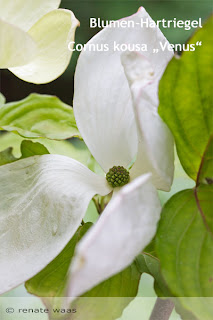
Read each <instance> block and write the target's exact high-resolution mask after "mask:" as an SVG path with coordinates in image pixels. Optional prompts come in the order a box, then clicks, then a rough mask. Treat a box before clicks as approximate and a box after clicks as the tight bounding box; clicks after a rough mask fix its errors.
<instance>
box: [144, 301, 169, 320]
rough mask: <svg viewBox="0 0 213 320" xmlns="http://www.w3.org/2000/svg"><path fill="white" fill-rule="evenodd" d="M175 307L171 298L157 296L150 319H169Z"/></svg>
mask: <svg viewBox="0 0 213 320" xmlns="http://www.w3.org/2000/svg"><path fill="white" fill-rule="evenodd" d="M173 309H174V303H173V302H172V301H170V300H169V299H166V300H162V299H159V298H157V300H156V302H155V306H154V309H153V310H152V314H151V316H150V318H149V320H168V319H169V318H170V315H171V313H172V311H173Z"/></svg>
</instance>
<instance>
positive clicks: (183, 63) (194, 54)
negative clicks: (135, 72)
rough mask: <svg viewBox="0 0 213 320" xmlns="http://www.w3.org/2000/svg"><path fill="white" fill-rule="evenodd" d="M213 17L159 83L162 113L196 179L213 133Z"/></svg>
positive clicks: (170, 64) (180, 152)
mask: <svg viewBox="0 0 213 320" xmlns="http://www.w3.org/2000/svg"><path fill="white" fill-rule="evenodd" d="M212 33H213V23H212V17H211V18H210V19H209V20H208V22H207V23H206V24H205V25H204V26H203V28H202V29H199V30H198V31H197V32H196V33H195V34H194V36H193V37H192V38H191V39H190V41H189V44H194V43H197V42H198V41H201V42H202V46H196V50H195V51H185V52H183V54H182V55H181V57H174V58H173V59H172V60H171V62H170V63H169V65H168V67H167V69H166V71H165V73H164V75H163V77H162V79H161V82H160V87H159V98H160V105H159V113H160V115H161V117H162V118H163V120H164V121H165V122H166V123H167V125H168V127H169V128H170V130H171V131H172V133H173V135H174V138H175V142H176V146H177V152H178V156H179V158H180V161H181V163H182V165H183V168H184V169H185V171H186V172H187V174H188V175H189V176H190V177H191V178H192V179H194V180H196V178H197V173H198V170H199V167H200V163H201V161H202V158H203V155H204V153H205V150H206V149H207V146H208V144H209V140H210V137H211V136H212V134H213V117H212V101H213V100H212V92H213V86H212V84H213V82H212V79H213V55H212V53H211V48H212V45H213V44H212V41H213V37H212Z"/></svg>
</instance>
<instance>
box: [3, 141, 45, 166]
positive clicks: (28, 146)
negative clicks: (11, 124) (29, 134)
mask: <svg viewBox="0 0 213 320" xmlns="http://www.w3.org/2000/svg"><path fill="white" fill-rule="evenodd" d="M20 148H21V157H19V158H16V157H14V155H13V148H12V147H9V148H7V149H5V150H4V151H2V152H0V166H2V165H4V164H8V163H11V162H14V161H17V160H20V159H24V158H28V157H32V156H35V155H42V154H49V151H48V150H47V148H45V147H44V146H43V145H42V144H40V143H38V142H35V143H34V142H32V141H29V140H24V141H22V143H21V146H20Z"/></svg>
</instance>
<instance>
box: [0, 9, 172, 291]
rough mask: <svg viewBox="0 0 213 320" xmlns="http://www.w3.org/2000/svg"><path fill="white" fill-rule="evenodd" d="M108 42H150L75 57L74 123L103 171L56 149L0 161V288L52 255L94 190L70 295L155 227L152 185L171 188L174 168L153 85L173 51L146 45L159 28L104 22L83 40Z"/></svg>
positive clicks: (103, 274) (128, 257)
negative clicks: (101, 202)
mask: <svg viewBox="0 0 213 320" xmlns="http://www.w3.org/2000/svg"><path fill="white" fill-rule="evenodd" d="M147 17H148V18H149V19H151V18H150V17H149V15H148V14H147V12H146V11H145V9H143V8H140V10H139V11H138V12H137V13H136V14H135V15H133V16H131V17H128V18H125V19H127V20H128V19H132V20H134V21H135V22H138V21H139V20H140V19H141V18H147ZM113 40H116V41H120V42H130V43H136V42H138V41H141V42H142V41H144V42H146V43H148V44H149V46H150V48H149V51H147V52H145V53H144V55H141V54H140V53H136V52H126V53H121V52H116V53H115V52H114V51H108V52H90V51H87V50H85V51H83V52H82V53H81V55H80V58H79V61H78V65H77V68H76V74H75V96H74V112H75V117H76V122H77V125H78V127H79V130H80V132H81V134H82V137H83V139H84V141H85V142H86V144H87V146H88V148H89V149H90V151H91V153H92V154H93V156H94V158H95V159H96V160H97V162H98V163H99V164H100V165H101V167H102V169H103V171H104V172H105V174H106V176H104V175H103V176H102V175H97V174H95V173H93V172H91V171H90V170H89V169H88V168H86V167H85V166H84V165H83V164H81V163H79V162H77V161H75V160H73V159H71V158H68V157H64V156H59V155H43V156H34V157H30V158H27V159H23V160H19V161H17V162H14V163H12V164H8V165H5V166H2V167H0V175H1V184H0V197H1V202H0V221H1V223H0V234H1V247H0V293H2V292H4V291H7V290H10V289H11V288H12V287H14V286H17V285H18V284H20V283H22V282H24V281H26V280H27V279H29V278H30V277H32V276H33V275H35V274H36V273H37V272H39V271H40V270H41V269H42V268H44V267H45V266H46V265H47V264H48V263H49V262H50V261H51V260H52V259H53V258H54V257H55V256H56V255H57V254H59V253H60V251H61V250H62V249H63V248H64V246H65V245H66V244H67V242H68V241H69V240H70V238H71V237H72V236H73V234H74V233H75V231H76V230H77V228H78V226H79V225H80V222H81V220H82V218H83V217H84V215H85V212H86V209H87V207H88V204H89V202H90V200H91V199H92V197H93V196H94V195H95V194H100V195H102V196H104V195H107V194H109V193H111V192H112V191H113V197H112V200H110V202H109V204H108V205H107V207H106V209H105V210H104V211H103V212H102V214H101V217H100V218H99V220H98V221H97V223H96V224H95V225H94V226H93V227H92V228H91V229H90V230H89V232H88V233H87V234H86V235H85V236H84V237H83V239H82V240H81V241H80V243H79V245H78V247H77V251H76V256H75V258H74V262H73V265H72V267H71V269H70V283H69V287H68V292H67V293H68V295H70V296H77V295H81V294H82V293H83V292H85V291H87V290H89V289H90V288H92V287H93V286H95V285H96V284H98V283H99V282H101V281H103V280H105V279H106V278H108V277H110V276H111V275H113V274H115V273H117V272H119V271H120V270H122V269H124V268H125V267H126V266H127V265H129V264H130V263H131V262H132V261H133V259H134V258H135V256H136V255H137V254H139V253H140V252H141V250H142V249H143V248H144V247H145V246H146V245H147V244H148V243H149V242H150V240H151V239H152V237H153V236H154V234H155V232H156V227H157V222H158V220H159V217H160V211H161V205H160V202H159V199H158V195H157V191H156V188H158V189H163V190H169V189H170V186H171V183H172V179H173V169H174V168H173V139H172V136H171V133H170V131H169V129H168V128H167V127H166V125H165V124H164V123H163V122H162V120H161V119H160V117H159V116H158V113H157V107H158V93H157V91H158V83H159V79H160V77H161V75H162V74H163V72H164V69H165V67H166V65H167V63H168V61H169V60H170V59H171V57H172V53H171V52H169V51H165V52H163V51H160V52H159V54H158V55H156V54H154V53H153V50H152V49H153V48H156V47H157V48H160V44H159V41H167V40H166V39H165V37H164V36H163V34H162V33H161V31H160V30H159V29H158V28H154V29H141V28H134V29H131V28H128V29H126V30H125V29H120V28H106V29H104V30H102V31H100V32H99V33H98V34H97V35H96V36H95V37H94V38H92V39H91V41H90V42H89V43H88V44H91V43H94V44H96V43H110V42H111V41H113ZM136 155H137V159H136V161H135V162H134V159H135V156H136ZM133 162H134V163H133ZM132 163H133V165H132ZM112 168H113V169H112ZM110 169H111V170H110ZM113 170H114V171H113ZM113 172H114V173H115V174H113ZM127 172H129V173H127ZM116 175H117V176H116ZM113 176H114V177H113ZM123 182H125V183H126V185H124V186H123Z"/></svg>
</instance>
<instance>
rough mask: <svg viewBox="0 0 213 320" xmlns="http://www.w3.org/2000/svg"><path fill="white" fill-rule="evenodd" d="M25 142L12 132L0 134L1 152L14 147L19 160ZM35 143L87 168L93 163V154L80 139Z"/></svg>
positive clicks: (43, 139) (35, 140)
mask: <svg viewBox="0 0 213 320" xmlns="http://www.w3.org/2000/svg"><path fill="white" fill-rule="evenodd" d="M23 140H25V139H24V138H23V137H21V136H19V135H18V134H14V133H12V132H10V133H9V132H8V133H3V134H0V151H3V150H4V149H7V148H8V147H12V148H13V155H14V156H15V157H17V158H20V157H21V150H20V146H21V143H22V141H23ZM33 141H34V142H39V143H40V144H43V145H44V146H45V147H46V148H47V149H48V151H49V152H50V153H52V154H60V155H64V156H67V157H71V158H73V159H75V160H77V161H79V162H81V163H83V164H84V165H85V166H87V164H88V163H91V153H90V152H89V150H88V148H87V146H86V145H85V143H84V142H83V141H82V140H80V139H77V138H73V139H71V141H67V140H66V141H57V140H50V139H45V138H38V139H33ZM93 161H95V160H93Z"/></svg>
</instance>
